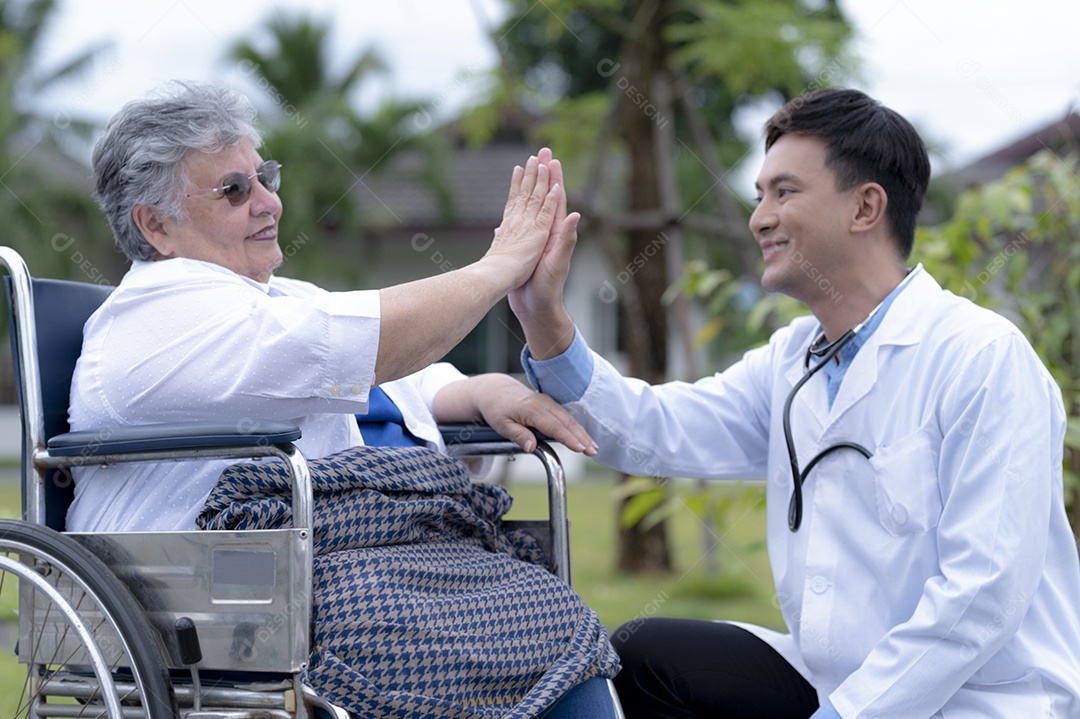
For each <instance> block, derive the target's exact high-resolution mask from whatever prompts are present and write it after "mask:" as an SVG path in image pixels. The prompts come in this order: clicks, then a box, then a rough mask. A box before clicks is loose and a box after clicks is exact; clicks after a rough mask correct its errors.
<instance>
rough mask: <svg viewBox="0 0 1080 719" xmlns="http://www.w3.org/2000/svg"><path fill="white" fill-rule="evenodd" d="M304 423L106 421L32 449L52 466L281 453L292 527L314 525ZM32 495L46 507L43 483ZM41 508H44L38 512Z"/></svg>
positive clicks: (36, 461) (40, 463) (43, 463)
mask: <svg viewBox="0 0 1080 719" xmlns="http://www.w3.org/2000/svg"><path fill="white" fill-rule="evenodd" d="M297 439H300V428H299V427H297V426H296V425H294V424H288V423H285V422H272V421H267V420H251V419H244V420H240V421H237V422H219V423H212V422H167V423H160V424H148V425H141V426H124V427H102V428H100V429H87V430H79V431H78V432H67V433H65V434H58V435H56V436H55V437H52V438H50V439H49V440H48V442H46V446H45V449H44V450H41V449H38V450H35V451H34V453H33V462H34V464H35V466H37V467H41V468H48V469H59V468H62V467H77V466H80V465H86V464H98V463H100V464H110V463H114V462H161V461H169V460H172V461H188V460H205V459H241V458H256V457H277V458H278V459H280V460H282V461H283V462H285V464H286V465H287V466H288V468H289V474H290V476H291V477H292V485H293V493H292V494H293V497H292V499H293V527H294V528H297V529H310V528H311V527H312V488H311V475H310V473H309V472H308V467H307V461H306V460H305V459H304V456H303V454H302V453H301V452H300V450H299V449H297V447H296V445H294V444H293V442H294V441H295V440H297ZM35 487H36V488H35V489H34V490H33V491H32V495H33V496H32V497H31V498H30V501H32V502H33V503H34V506H38V507H41V508H44V495H43V494H42V491H43V490H42V488H41V487H40V486H38V485H35ZM39 514H41V512H39Z"/></svg>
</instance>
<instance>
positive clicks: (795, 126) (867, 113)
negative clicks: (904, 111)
mask: <svg viewBox="0 0 1080 719" xmlns="http://www.w3.org/2000/svg"><path fill="white" fill-rule="evenodd" d="M788 134H793V135H809V136H813V137H819V138H821V139H822V140H823V141H824V142H825V146H826V154H825V164H826V166H828V167H829V168H830V169H831V170H832V171H833V172H834V173H835V175H836V185H837V188H836V189H837V190H840V191H843V190H847V189H850V188H852V187H854V186H855V185H857V184H859V183H862V182H876V183H878V184H879V185H881V187H882V188H883V189H884V190H885V195H886V196H887V197H888V207H887V210H886V217H887V219H888V221H889V225H890V227H891V229H892V231H893V234H894V235H895V237H896V241H897V243H898V248H899V250H900V253H901V255H902V256H903V258H904V259H905V260H906V259H907V258H908V256H909V255H911V248H912V246H913V245H914V243H915V218H916V216H917V215H918V214H919V209H920V208H921V207H922V203H923V198H924V197H925V196H926V186H927V183H929V181H930V156H929V154H928V153H927V151H926V145H925V144H924V143H923V140H922V138H921V137H919V133H918V132H917V131H916V130H915V128H914V127H913V126H912V125H911V123H910V122H908V121H907V120H905V119H904V118H903V117H902V116H901V115H900V114H899V113H897V112H896V111H894V110H890V109H889V108H887V107H885V106H884V105H882V104H881V103H880V102H878V101H877V100H874V99H873V98H871V97H869V96H868V95H866V94H864V93H862V92H859V91H858V90H851V89H846V88H823V89H819V90H813V91H811V92H808V93H805V94H803V95H799V96H798V97H795V98H793V99H791V100H790V101H788V103H787V104H785V105H784V106H783V107H782V108H780V109H779V110H778V111H777V112H776V114H775V115H773V116H772V117H771V118H769V120H768V122H766V123H765V151H766V152H768V151H769V148H771V147H772V146H773V144H774V143H776V141H777V140H779V139H780V138H781V137H783V136H784V135H788Z"/></svg>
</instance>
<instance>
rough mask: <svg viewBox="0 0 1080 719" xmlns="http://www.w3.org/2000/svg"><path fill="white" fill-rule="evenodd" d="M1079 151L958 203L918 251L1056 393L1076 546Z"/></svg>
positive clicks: (1036, 159) (1039, 163) (1045, 155)
mask: <svg viewBox="0 0 1080 719" xmlns="http://www.w3.org/2000/svg"><path fill="white" fill-rule="evenodd" d="M1078 187H1080V146H1075V147H1074V149H1073V150H1072V151H1071V153H1070V154H1067V155H1062V156H1058V155H1055V154H1054V153H1053V152H1051V151H1050V150H1042V151H1040V152H1039V153H1037V154H1035V155H1034V156H1032V157H1031V158H1030V159H1029V160H1028V161H1027V162H1025V163H1023V164H1022V165H1020V166H1018V167H1016V168H1014V169H1012V170H1010V171H1009V172H1008V173H1006V174H1005V176H1004V177H1002V178H1001V179H1000V180H997V181H995V182H990V183H987V184H985V185H982V186H981V187H977V188H974V189H971V190H969V191H967V192H965V193H964V194H962V195H961V196H960V198H959V200H958V202H957V205H956V210H955V212H954V214H953V216H952V217H951V218H950V219H949V220H948V221H946V222H944V223H942V224H940V225H937V226H935V227H925V228H920V229H919V231H918V235H917V237H916V240H915V250H916V253H917V255H918V257H917V259H920V260H921V261H922V262H923V263H924V264H925V265H926V267H927V268H928V269H929V270H930V271H931V273H932V274H933V275H934V276H935V277H936V278H937V279H938V281H939V282H941V284H942V286H943V287H945V288H947V289H950V290H952V291H953V292H955V293H956V294H958V295H961V296H963V297H967V298H968V299H971V300H973V301H975V302H977V303H979V304H980V305H983V306H985V307H989V308H991V309H993V310H996V311H998V312H1000V313H1002V314H1003V315H1005V316H1006V317H1008V318H1009V319H1011V320H1013V321H1014V322H1015V323H1016V324H1017V326H1018V327H1019V328H1020V331H1021V332H1023V333H1024V335H1025V336H1026V337H1027V338H1028V339H1029V340H1030V341H1031V343H1032V345H1033V346H1034V348H1035V351H1036V352H1037V353H1038V354H1039V357H1041V358H1042V360H1043V362H1044V363H1045V364H1046V366H1047V368H1048V369H1049V370H1050V374H1052V375H1053V377H1054V379H1055V380H1057V383H1058V385H1059V386H1060V387H1061V394H1062V397H1063V399H1064V401H1065V410H1066V413H1067V414H1068V433H1067V435H1066V439H1065V447H1066V449H1065V460H1064V462H1065V466H1064V476H1065V494H1066V502H1067V504H1068V506H1069V508H1070V520H1071V522H1072V526H1073V532H1074V533H1075V534H1076V535H1077V537H1080V243H1078V242H1077V239H1076V238H1077V237H1080V192H1077V189H1078Z"/></svg>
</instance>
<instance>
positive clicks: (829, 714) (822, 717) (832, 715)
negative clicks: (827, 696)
mask: <svg viewBox="0 0 1080 719" xmlns="http://www.w3.org/2000/svg"><path fill="white" fill-rule="evenodd" d="M810 719H844V718H843V717H842V716H840V715H839V714H837V713H836V709H834V708H833V705H832V702H825V703H824V704H823V705H822V706H821V708H820V709H818V710H817V711H816V712H814V713H813V715H812V716H811V717H810Z"/></svg>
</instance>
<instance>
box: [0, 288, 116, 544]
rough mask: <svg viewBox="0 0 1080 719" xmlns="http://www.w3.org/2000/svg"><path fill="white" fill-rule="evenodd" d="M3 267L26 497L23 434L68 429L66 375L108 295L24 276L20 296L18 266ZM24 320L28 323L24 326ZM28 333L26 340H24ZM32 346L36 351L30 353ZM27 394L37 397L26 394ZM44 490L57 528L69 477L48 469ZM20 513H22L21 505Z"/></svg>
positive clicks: (48, 516) (29, 474)
mask: <svg viewBox="0 0 1080 719" xmlns="http://www.w3.org/2000/svg"><path fill="white" fill-rule="evenodd" d="M9 270H10V272H11V273H12V274H11V275H9V276H7V277H4V291H5V294H6V295H7V300H8V320H9V328H10V332H11V350H12V351H11V355H12V358H13V365H14V370H15V391H16V394H17V396H18V402H19V416H20V418H21V421H22V431H23V439H24V442H23V447H24V450H23V452H22V462H23V467H22V477H23V497H24V502H25V498H26V497H27V496H29V493H28V492H27V491H26V489H27V487H26V482H27V481H31V478H33V476H34V474H33V470H32V468H31V467H28V466H27V463H28V462H30V461H31V457H30V456H28V455H29V452H28V451H27V448H28V446H29V441H28V439H27V438H31V437H33V438H34V441H35V442H36V443H40V444H41V445H43V444H44V443H45V442H47V441H48V439H49V438H50V437H53V436H56V435H58V434H63V433H64V432H67V431H68V429H69V427H68V405H69V402H70V399H69V397H70V393H71V376H72V374H73V373H74V371H75V363H76V361H77V360H78V359H79V354H80V353H81V352H82V332H83V325H84V324H86V320H87V319H89V317H90V315H92V314H93V313H94V312H95V311H96V310H97V308H98V307H100V306H101V303H102V302H104V301H105V298H106V297H108V296H109V293H110V292H112V287H109V286H106V285H96V284H90V283H87V282H72V281H68V280H53V279H44V278H29V282H28V286H29V288H30V293H29V294H30V296H29V297H20V296H19V293H20V290H19V289H18V286H19V284H20V283H18V282H16V281H15V280H14V279H13V277H14V275H15V273H16V272H17V271H18V269H17V268H15V267H9ZM31 307H32V313H31V312H26V314H27V315H30V314H32V315H33V317H32V320H31V318H30V317H29V316H25V317H24V316H23V314H24V310H25V308H31ZM20 308H23V309H20ZM24 323H29V324H27V325H25V326H24ZM28 333H29V334H28ZM28 337H30V338H31V341H26V338H28ZM35 345H36V356H34V355H33V354H32V353H33V351H34V346H35ZM28 363H33V365H34V366H36V367H37V373H36V375H37V379H36V380H35V379H34V376H33V373H30V372H28V371H27V370H28V369H30V368H29V366H28ZM31 393H34V394H37V395H38V396H37V397H36V398H31V397H30V394H31ZM32 400H36V401H32ZM39 423H40V424H39ZM38 427H39V428H40V431H41V436H40V437H35V435H36V434H37V431H35V428H38ZM44 492H45V523H46V524H47V525H48V526H49V527H51V528H53V529H56V530H59V531H63V529H64V520H65V517H66V516H67V508H68V505H69V504H71V500H72V496H73V488H72V483H71V480H70V477H69V476H67V475H65V474H64V473H62V472H61V471H59V470H51V471H50V472H49V473H48V475H47V476H46V477H45V484H44ZM23 513H24V517H25V513H26V507H25V506H24V507H23Z"/></svg>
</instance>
